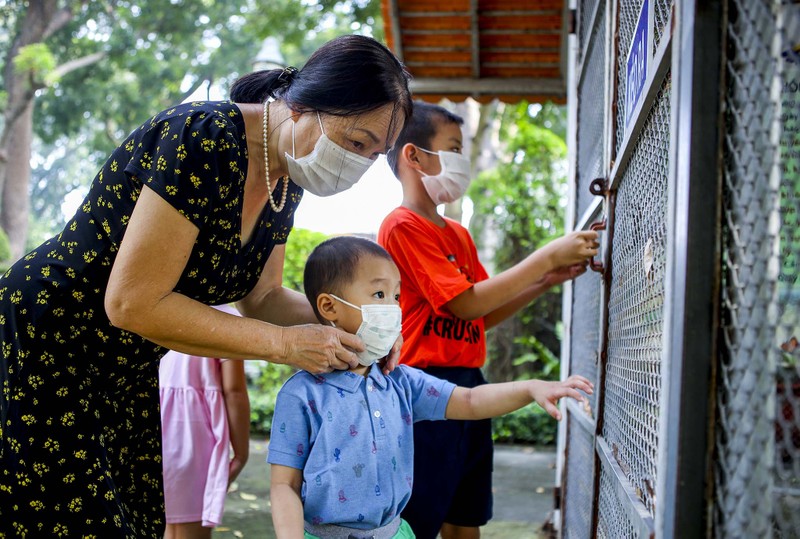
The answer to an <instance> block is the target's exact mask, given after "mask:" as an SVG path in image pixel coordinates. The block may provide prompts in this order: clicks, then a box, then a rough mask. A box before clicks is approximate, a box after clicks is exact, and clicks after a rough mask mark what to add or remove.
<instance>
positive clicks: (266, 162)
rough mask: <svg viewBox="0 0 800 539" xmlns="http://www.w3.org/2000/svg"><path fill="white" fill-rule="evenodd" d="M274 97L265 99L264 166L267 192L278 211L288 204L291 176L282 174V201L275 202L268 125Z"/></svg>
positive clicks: (271, 204)
mask: <svg viewBox="0 0 800 539" xmlns="http://www.w3.org/2000/svg"><path fill="white" fill-rule="evenodd" d="M270 101H272V99H267V100H265V101H264V115H263V116H262V118H263V119H264V133H263V137H264V138H263V140H264V168H265V169H266V171H267V174H266V176H267V194H268V195H269V205H270V207H271V208H272V210H273V211H274V212H275V213H277V212H279V211H281V210H282V209H283V207H284V206H285V205H286V192H287V191H288V190H289V176H282V177H281V179H282V180H283V192H282V193H281V203H280V204H275V199H274V198H272V184H270V182H269V145H268V144H267V142H268V141H269V139H268V127H269V103H270Z"/></svg>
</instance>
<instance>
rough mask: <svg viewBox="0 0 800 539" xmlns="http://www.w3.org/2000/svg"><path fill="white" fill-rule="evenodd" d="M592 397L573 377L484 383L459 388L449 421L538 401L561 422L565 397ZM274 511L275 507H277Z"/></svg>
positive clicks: (450, 403) (484, 416)
mask: <svg viewBox="0 0 800 539" xmlns="http://www.w3.org/2000/svg"><path fill="white" fill-rule="evenodd" d="M579 389H580V390H581V391H583V392H584V393H586V394H588V395H591V394H592V392H593V391H594V386H593V385H592V383H591V382H590V381H589V380H587V379H586V378H584V377H583V376H578V375H573V376H570V377H569V378H567V379H566V380H564V381H563V382H546V381H544V380H523V381H519V382H504V383H498V384H484V385H482V386H478V387H473V388H466V387H457V388H455V389H454V390H453V394H452V395H451V396H450V400H449V401H448V402H447V410H446V411H445V417H446V418H447V419H488V418H490V417H497V416H501V415H503V414H507V413H509V412H513V411H514V410H518V409H520V408H522V407H523V406H525V405H527V404H530V403H531V402H534V401H536V403H537V404H539V406H541V407H542V408H544V409H545V410H546V411H547V413H548V414H550V415H551V416H553V417H554V418H555V419H557V420H561V412H559V411H558V407H557V406H556V404H557V403H558V400H559V399H561V398H562V397H572V398H573V399H575V400H577V401H583V396H582V395H581V394H580V393H578V390H579ZM273 510H274V504H273Z"/></svg>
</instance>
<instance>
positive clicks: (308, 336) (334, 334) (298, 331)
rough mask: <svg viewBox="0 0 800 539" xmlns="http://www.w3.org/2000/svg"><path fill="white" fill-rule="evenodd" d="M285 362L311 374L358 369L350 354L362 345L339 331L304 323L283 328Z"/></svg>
mask: <svg viewBox="0 0 800 539" xmlns="http://www.w3.org/2000/svg"><path fill="white" fill-rule="evenodd" d="M282 333H283V342H284V345H283V354H282V357H283V358H284V361H281V363H287V364H289V365H293V366H295V367H297V368H298V369H302V370H304V371H308V372H310V373H311V374H322V373H326V372H331V371H334V370H345V369H349V368H351V367H357V366H358V364H359V363H358V357H356V355H355V354H354V353H353V351H356V352H361V351H363V350H364V343H363V342H362V341H361V339H359V338H358V337H356V336H355V335H352V334H350V333H347V332H346V331H342V330H341V329H337V328H332V327H328V326H323V325H320V324H307V325H303V326H291V327H287V328H283V329H282Z"/></svg>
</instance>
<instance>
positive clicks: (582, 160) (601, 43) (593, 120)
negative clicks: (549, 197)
mask: <svg viewBox="0 0 800 539" xmlns="http://www.w3.org/2000/svg"><path fill="white" fill-rule="evenodd" d="M604 19H605V3H603V4H602V5H601V6H600V7H599V9H598V14H597V19H595V27H594V30H593V32H592V34H591V40H592V43H591V44H590V45H589V50H588V52H587V55H586V61H585V62H584V63H583V70H584V72H583V76H582V79H581V84H580V86H579V87H578V209H577V211H578V213H577V215H579V216H580V215H581V214H582V213H583V212H584V210H586V208H587V207H589V204H590V203H591V201H592V200H593V198H594V195H592V194H591V193H590V192H589V184H590V183H591V182H592V180H593V179H595V178H597V177H598V176H601V175H602V174H603V148H604V147H605V137H603V133H604V132H605V128H604V122H605V118H606V117H605V113H604V110H605V107H604V106H603V104H604V103H605V95H604V87H605V65H606V53H605V40H606V30H605V28H606V27H605V24H604V22H603V21H604Z"/></svg>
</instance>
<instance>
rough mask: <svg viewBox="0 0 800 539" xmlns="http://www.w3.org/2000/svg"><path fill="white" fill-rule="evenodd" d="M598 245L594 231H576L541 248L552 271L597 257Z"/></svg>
mask: <svg viewBox="0 0 800 539" xmlns="http://www.w3.org/2000/svg"><path fill="white" fill-rule="evenodd" d="M599 248H600V243H599V242H598V240H597V232H595V231H594V230H578V231H575V232H570V233H569V234H565V235H564V236H562V237H560V238H558V239H555V240H553V241H551V242H550V243H548V244H547V245H545V246H544V247H542V249H543V250H545V252H546V253H547V256H548V259H549V260H550V265H551V267H552V268H553V269H555V268H560V267H562V266H571V265H573V264H582V263H585V262H587V261H588V260H589V259H590V258H592V257H593V256H597V252H598V249H599Z"/></svg>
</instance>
